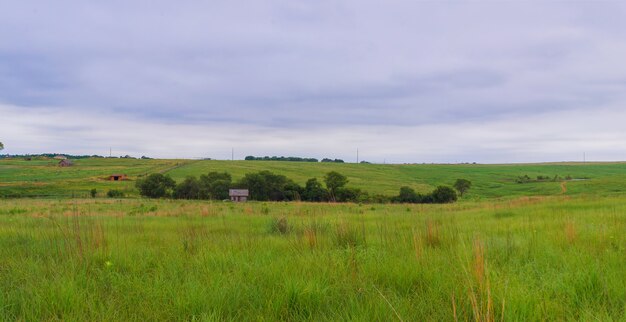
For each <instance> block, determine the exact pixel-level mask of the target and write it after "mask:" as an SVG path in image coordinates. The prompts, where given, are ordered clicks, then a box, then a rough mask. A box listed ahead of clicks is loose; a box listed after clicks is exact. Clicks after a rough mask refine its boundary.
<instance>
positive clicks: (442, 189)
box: [431, 186, 457, 203]
mask: <svg viewBox="0 0 626 322" xmlns="http://www.w3.org/2000/svg"><path fill="white" fill-rule="evenodd" d="M431 196H432V201H433V202H434V203H451V202H455V201H456V199H457V197H456V191H454V189H452V188H450V187H448V186H439V187H437V188H436V189H435V190H434V191H433V192H432V193H431Z"/></svg>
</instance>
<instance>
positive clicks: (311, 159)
mask: <svg viewBox="0 0 626 322" xmlns="http://www.w3.org/2000/svg"><path fill="white" fill-rule="evenodd" d="M244 160H246V161H294V162H318V160H317V159H316V158H301V157H277V156H273V157H268V156H264V157H255V156H252V155H249V156H247V157H246V158H245V159H244Z"/></svg>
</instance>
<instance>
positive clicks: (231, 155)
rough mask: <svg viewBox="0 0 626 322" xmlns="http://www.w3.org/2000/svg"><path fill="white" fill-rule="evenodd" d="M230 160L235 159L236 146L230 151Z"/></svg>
mask: <svg viewBox="0 0 626 322" xmlns="http://www.w3.org/2000/svg"><path fill="white" fill-rule="evenodd" d="M230 161H235V148H232V150H231V151H230Z"/></svg>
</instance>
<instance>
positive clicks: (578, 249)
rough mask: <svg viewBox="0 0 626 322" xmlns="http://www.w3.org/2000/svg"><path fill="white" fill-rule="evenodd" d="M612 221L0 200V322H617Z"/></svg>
mask: <svg viewBox="0 0 626 322" xmlns="http://www.w3.org/2000/svg"><path fill="white" fill-rule="evenodd" d="M209 164H211V163H209ZM214 164H220V165H221V164H224V163H214ZM275 166H277V167H278V166H279V165H275ZM451 168H454V167H451ZM345 169H352V171H357V170H354V169H357V168H356V167H355V166H348V167H345ZM445 169H448V168H447V167H446V168H445ZM491 169H498V167H491ZM321 170H322V171H325V170H326V169H325V168H323V169H321ZM346 172H348V171H346ZM453 176H454V174H453V175H451V177H453ZM625 214H626V198H625V197H583V196H578V197H569V196H558V197H531V198H529V197H522V198H513V199H509V200H501V201H480V202H473V201H466V202H460V203H456V204H451V205H358V204H305V203H296V202H293V203H259V202H257V203H247V204H232V203H223V202H217V203H211V202H206V201H204V202H202V201H191V202H188V201H170V200H156V201H154V200H140V199H125V200H112V199H95V200H94V199H60V200H54V199H12V200H4V201H2V202H0V317H2V318H1V319H2V320H23V321H41V320H71V321H86V320H90V321H91V320H118V321H130V320H133V321H155V320H168V321H171V320H195V321H224V320H232V321H263V320H265V321H268V320H269V321H275V320H285V321H296V320H308V321H324V320H335V321H346V320H352V321H394V320H403V321H453V320H456V319H458V320H461V321H466V320H477V321H501V320H504V321H537V320H549V321H554V320H558V321H565V320H580V321H611V320H612V321H618V320H619V321H624V320H625V319H626V270H625V269H624V267H626V234H624V232H625V231H626V215H625Z"/></svg>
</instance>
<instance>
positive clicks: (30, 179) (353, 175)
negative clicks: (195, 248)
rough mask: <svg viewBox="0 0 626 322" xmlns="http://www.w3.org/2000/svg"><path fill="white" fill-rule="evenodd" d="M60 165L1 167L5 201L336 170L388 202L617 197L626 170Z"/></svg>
mask: <svg viewBox="0 0 626 322" xmlns="http://www.w3.org/2000/svg"><path fill="white" fill-rule="evenodd" d="M57 163H58V161H57V160H52V159H47V160H33V161H25V160H22V159H19V160H18V159H4V160H0V196H2V197H71V196H81V197H84V196H86V195H87V193H88V191H89V190H90V189H92V188H95V189H97V190H98V192H99V193H100V194H104V193H105V192H106V191H108V190H109V189H119V190H123V191H124V192H125V193H126V194H127V195H129V196H137V191H136V189H135V188H134V184H135V180H137V179H138V178H141V177H142V176H145V175H146V174H150V173H155V172H161V173H166V174H169V175H171V176H172V177H173V178H174V179H176V180H177V181H180V180H182V179H184V178H185V177H186V176H199V175H201V174H205V173H208V172H211V171H227V172H229V173H231V174H232V175H233V178H234V180H237V179H239V178H241V177H242V176H243V175H244V174H246V173H250V172H256V171H261V170H269V171H272V172H275V173H279V174H283V175H286V176H287V177H289V178H291V179H293V180H295V181H296V182H298V183H300V184H304V183H305V181H306V180H307V179H309V178H313V177H317V178H319V179H321V178H322V177H323V176H324V174H325V173H327V172H329V171H338V172H340V173H342V174H344V175H346V176H348V178H349V180H350V182H349V184H348V185H349V186H353V187H356V188H361V189H363V190H365V191H368V192H370V193H380V194H387V195H393V194H396V193H397V192H398V190H399V188H400V187H401V186H405V185H406V186H410V187H413V188H414V189H415V190H417V191H418V192H428V191H430V190H432V189H433V188H434V187H436V186H437V185H452V184H453V182H454V181H455V180H456V179H457V178H465V179H468V180H471V181H472V183H473V186H472V189H470V191H469V193H468V194H467V195H466V196H465V197H464V198H465V199H470V200H476V199H484V198H503V197H517V196H544V195H560V194H566V195H580V194H589V195H615V194H621V193H623V192H624V191H626V163H585V164H581V163H550V164H548V163H546V164H507V165H476V164H460V165H430V164H411V165H382V164H348V163H345V164H336V163H309V162H271V161H193V160H136V159H102V158H94V159H82V160H75V161H74V166H72V167H67V168H61V167H59V166H57ZM113 173H125V174H128V175H129V176H130V180H129V181H124V182H111V181H107V180H106V178H107V176H108V175H110V174H113ZM524 175H527V176H529V177H530V178H533V179H534V178H536V177H537V176H546V177H551V178H552V177H554V176H555V175H557V176H560V177H562V178H565V177H567V176H570V177H571V178H573V179H574V180H571V181H567V182H562V181H561V180H557V181H556V182H552V181H547V182H530V183H523V184H520V183H516V179H517V177H519V176H524ZM579 179H585V180H579Z"/></svg>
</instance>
